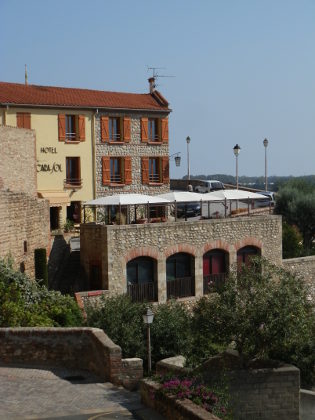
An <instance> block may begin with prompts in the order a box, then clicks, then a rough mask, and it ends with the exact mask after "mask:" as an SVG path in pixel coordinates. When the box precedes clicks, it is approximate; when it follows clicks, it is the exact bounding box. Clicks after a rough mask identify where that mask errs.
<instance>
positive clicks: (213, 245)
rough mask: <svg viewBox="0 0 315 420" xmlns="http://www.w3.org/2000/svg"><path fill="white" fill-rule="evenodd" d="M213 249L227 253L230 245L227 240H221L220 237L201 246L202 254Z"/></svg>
mask: <svg viewBox="0 0 315 420" xmlns="http://www.w3.org/2000/svg"><path fill="white" fill-rule="evenodd" d="M213 249H221V250H223V251H225V252H227V253H230V250H231V247H230V244H228V243H227V242H225V241H222V240H221V239H217V240H216V241H212V242H208V243H206V244H205V245H204V247H203V251H202V254H203V255H204V254H206V253H207V252H209V251H212V250H213Z"/></svg>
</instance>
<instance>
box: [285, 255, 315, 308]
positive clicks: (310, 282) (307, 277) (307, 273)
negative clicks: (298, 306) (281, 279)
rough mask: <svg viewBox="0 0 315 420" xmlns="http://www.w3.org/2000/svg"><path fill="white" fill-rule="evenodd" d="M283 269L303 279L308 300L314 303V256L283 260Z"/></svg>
mask: <svg viewBox="0 0 315 420" xmlns="http://www.w3.org/2000/svg"><path fill="white" fill-rule="evenodd" d="M283 267H284V268H285V269H286V270H289V271H291V272H292V273H294V274H296V275H297V276H298V277H299V278H301V279H303V281H304V282H305V284H306V286H307V287H308V289H309V297H310V299H311V300H312V301H313V302H315V256H312V257H302V258H289V259H287V260H283Z"/></svg>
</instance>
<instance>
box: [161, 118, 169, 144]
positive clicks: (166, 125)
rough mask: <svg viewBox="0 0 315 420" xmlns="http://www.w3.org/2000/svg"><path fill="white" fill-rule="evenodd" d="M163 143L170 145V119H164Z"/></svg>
mask: <svg viewBox="0 0 315 420" xmlns="http://www.w3.org/2000/svg"><path fill="white" fill-rule="evenodd" d="M161 123H162V142H163V143H168V118H162V120H161Z"/></svg>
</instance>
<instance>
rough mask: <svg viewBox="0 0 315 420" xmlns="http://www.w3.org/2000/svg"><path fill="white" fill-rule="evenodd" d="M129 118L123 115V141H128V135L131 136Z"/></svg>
mask: <svg viewBox="0 0 315 420" xmlns="http://www.w3.org/2000/svg"><path fill="white" fill-rule="evenodd" d="M130 121H131V119H130V118H127V117H125V118H124V141H125V142H126V143H129V142H130V137H131V133H130Z"/></svg>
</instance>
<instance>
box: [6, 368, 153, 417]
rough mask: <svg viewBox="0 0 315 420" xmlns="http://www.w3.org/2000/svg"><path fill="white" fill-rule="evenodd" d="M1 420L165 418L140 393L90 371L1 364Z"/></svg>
mask: <svg viewBox="0 0 315 420" xmlns="http://www.w3.org/2000/svg"><path fill="white" fill-rule="evenodd" d="M66 378H68V380H67V379H66ZM0 419H5V420H11V419H13V420H14V419H16V420H19V419H59V420H61V419H67V420H70V419H71V420H72V419H76V420H83V419H84V420H86V419H90V420H92V419H93V420H94V419H95V420H96V419H97V420H102V419H104V420H105V419H124V420H127V419H150V420H151V419H152V420H153V419H156V420H157V419H161V417H160V416H158V415H157V414H156V413H155V412H151V411H150V410H148V409H146V408H145V407H144V406H143V405H142V404H141V403H140V397H139V394H138V393H137V392H129V391H127V390H125V389H123V388H121V387H116V386H114V385H112V384H111V383H101V382H99V381H98V379H97V378H96V377H95V376H94V377H93V376H92V375H91V374H90V373H88V372H82V371H68V370H65V369H57V368H56V369H54V368H51V369H47V370H45V369H43V368H42V367H41V368H36V367H26V366H23V367H18V366H13V367H6V366H0Z"/></svg>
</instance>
